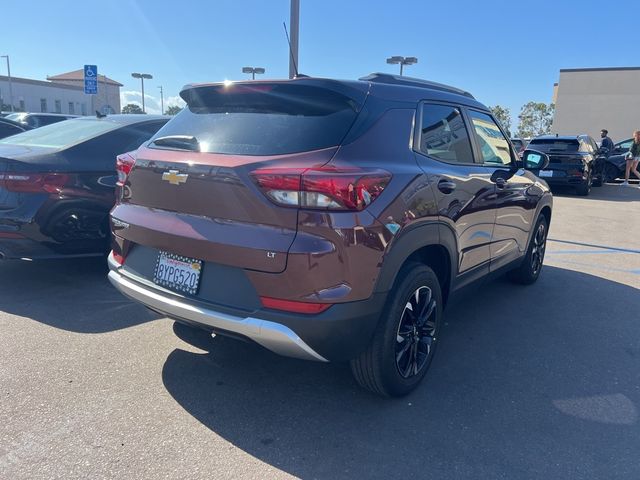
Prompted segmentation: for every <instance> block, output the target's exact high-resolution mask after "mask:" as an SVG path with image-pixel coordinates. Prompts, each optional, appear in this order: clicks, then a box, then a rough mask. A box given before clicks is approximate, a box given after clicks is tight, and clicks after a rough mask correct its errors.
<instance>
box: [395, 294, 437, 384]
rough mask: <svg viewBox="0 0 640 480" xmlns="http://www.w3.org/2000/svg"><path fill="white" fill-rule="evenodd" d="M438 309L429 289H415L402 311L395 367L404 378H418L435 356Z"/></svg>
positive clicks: (397, 334)
mask: <svg viewBox="0 0 640 480" xmlns="http://www.w3.org/2000/svg"><path fill="white" fill-rule="evenodd" d="M437 314H438V312H437V305H436V301H435V299H434V298H433V293H432V291H431V289H430V288H429V287H426V286H423V287H420V288H418V289H416V290H415V291H414V292H413V294H411V296H410V297H409V298H408V299H407V302H406V304H405V306H404V309H403V310H402V315H401V317H400V323H399V325H398V331H397V333H396V351H395V354H396V367H397V368H398V372H399V373H400V375H401V376H402V377H403V378H411V377H414V376H416V375H419V374H420V373H421V372H422V370H423V369H424V368H425V366H426V365H427V364H428V362H429V361H430V359H431V356H432V354H433V350H434V346H435V341H436V327H437V324H436V316H437Z"/></svg>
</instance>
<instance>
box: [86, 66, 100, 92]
mask: <svg viewBox="0 0 640 480" xmlns="http://www.w3.org/2000/svg"><path fill="white" fill-rule="evenodd" d="M84 93H86V94H87V95H96V94H97V93H98V66H97V65H85V66H84Z"/></svg>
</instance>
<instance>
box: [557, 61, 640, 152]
mask: <svg viewBox="0 0 640 480" xmlns="http://www.w3.org/2000/svg"><path fill="white" fill-rule="evenodd" d="M558 83H559V85H558V90H557V99H556V110H555V115H554V119H553V126H552V129H551V131H552V133H558V134H560V135H572V134H581V133H586V134H588V135H591V136H592V137H593V138H595V139H596V140H598V139H599V138H600V130H601V129H603V128H606V129H608V130H609V136H610V137H611V138H612V139H613V141H614V142H617V141H620V140H624V139H627V138H630V137H631V134H632V132H633V131H634V130H640V68H617V69H614V68H603V69H570V70H569V69H567V70H560V81H559V82H558Z"/></svg>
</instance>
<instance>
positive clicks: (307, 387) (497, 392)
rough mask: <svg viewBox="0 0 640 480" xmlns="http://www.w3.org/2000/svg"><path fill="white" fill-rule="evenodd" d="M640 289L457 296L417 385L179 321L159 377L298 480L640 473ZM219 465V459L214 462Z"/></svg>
mask: <svg viewBox="0 0 640 480" xmlns="http://www.w3.org/2000/svg"><path fill="white" fill-rule="evenodd" d="M638 312H640V290H638V289H634V288H632V287H629V286H627V285H623V284H619V283H615V282H611V281H608V280H604V279H601V278H599V277H595V276H591V275H587V274H583V273H578V272H575V271H571V270H565V269H561V268H554V267H549V266H547V267H546V268H545V271H544V272H543V276H542V277H541V278H540V281H539V282H538V283H537V284H536V285H534V286H532V287H519V286H514V285H511V284H509V283H508V282H507V281H506V280H498V281H495V282H491V283H487V284H484V285H482V286H480V287H478V288H477V289H474V290H472V291H470V292H468V293H466V294H463V295H461V296H459V297H458V299H457V300H456V302H455V304H452V305H450V307H449V308H448V311H447V316H446V319H447V323H446V327H445V329H444V332H443V335H442V337H441V344H440V347H439V348H440V351H439V353H438V355H437V356H436V358H435V360H434V363H433V365H432V368H431V371H430V373H429V375H428V376H427V378H426V379H425V382H424V383H423V385H422V386H421V387H420V388H419V389H418V390H417V391H416V392H414V393H413V394H411V395H410V396H408V397H405V398H402V399H383V398H377V397H375V396H373V395H370V394H368V393H367V392H365V391H363V390H361V389H359V388H358V387H357V385H356V384H355V383H354V381H353V380H352V378H351V375H350V372H349V369H348V366H346V365H340V364H319V363H311V362H303V361H297V360H291V359H286V358H281V357H278V356H276V355H273V354H271V353H269V352H267V351H266V350H263V349H261V348H260V347H257V346H255V345H253V344H245V343H242V342H238V341H234V340H230V339H225V338H220V337H217V338H216V339H214V340H211V339H210V338H208V335H207V333H206V332H201V331H198V330H193V329H190V328H189V327H183V326H181V325H178V324H176V326H175V331H176V333H177V334H178V335H179V336H180V337H181V338H182V339H183V340H185V341H187V342H188V343H190V344H192V345H194V346H196V347H198V348H199V349H203V350H205V351H204V352H203V353H194V352H188V351H184V350H179V349H178V350H174V351H173V352H172V353H171V354H170V355H169V357H168V358H167V360H166V363H165V365H164V368H163V373H162V376H163V381H164V384H165V387H166V388H167V390H168V392H169V393H170V394H171V395H172V396H173V397H174V398H175V400H176V401H177V402H178V403H179V404H180V405H181V406H182V407H183V408H184V409H185V410H186V411H188V412H189V413H190V414H191V415H193V416H194V417H195V418H196V419H198V421H200V422H201V423H202V424H204V425H205V426H207V427H208V428H209V429H211V430H212V431H213V432H215V433H216V434H218V435H220V436H222V437H223V438H225V439H226V440H227V441H229V442H230V443H231V444H233V445H235V446H236V447H238V448H240V449H242V450H244V451H245V452H247V453H249V454H250V455H252V456H254V457H256V458H257V459H259V460H261V461H263V462H266V463H268V464H270V465H272V466H274V467H276V468H278V469H281V470H283V471H286V472H288V473H290V474H292V475H296V476H299V477H302V478H400V477H408V478H415V477H423V476H424V477H427V476H429V477H432V478H461V477H472V478H498V477H499V478H545V477H548V478H596V477H597V478H601V477H602V478H604V477H609V476H616V473H623V474H626V475H630V476H631V477H635V478H639V477H640V464H639V463H638V462H637V452H638V451H640V428H639V421H638V409H639V408H640V391H639V389H638V385H639V384H640V316H639V315H640V314H639V313H638ZM212 454H215V452H212Z"/></svg>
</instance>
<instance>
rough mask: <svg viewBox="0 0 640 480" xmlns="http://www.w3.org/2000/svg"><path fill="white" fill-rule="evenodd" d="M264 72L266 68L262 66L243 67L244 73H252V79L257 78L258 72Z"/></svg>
mask: <svg viewBox="0 0 640 480" xmlns="http://www.w3.org/2000/svg"><path fill="white" fill-rule="evenodd" d="M264 72H265V70H264V68H262V67H242V73H250V74H251V79H252V80H255V79H256V73H257V74H258V75H262V74H263V73H264Z"/></svg>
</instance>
